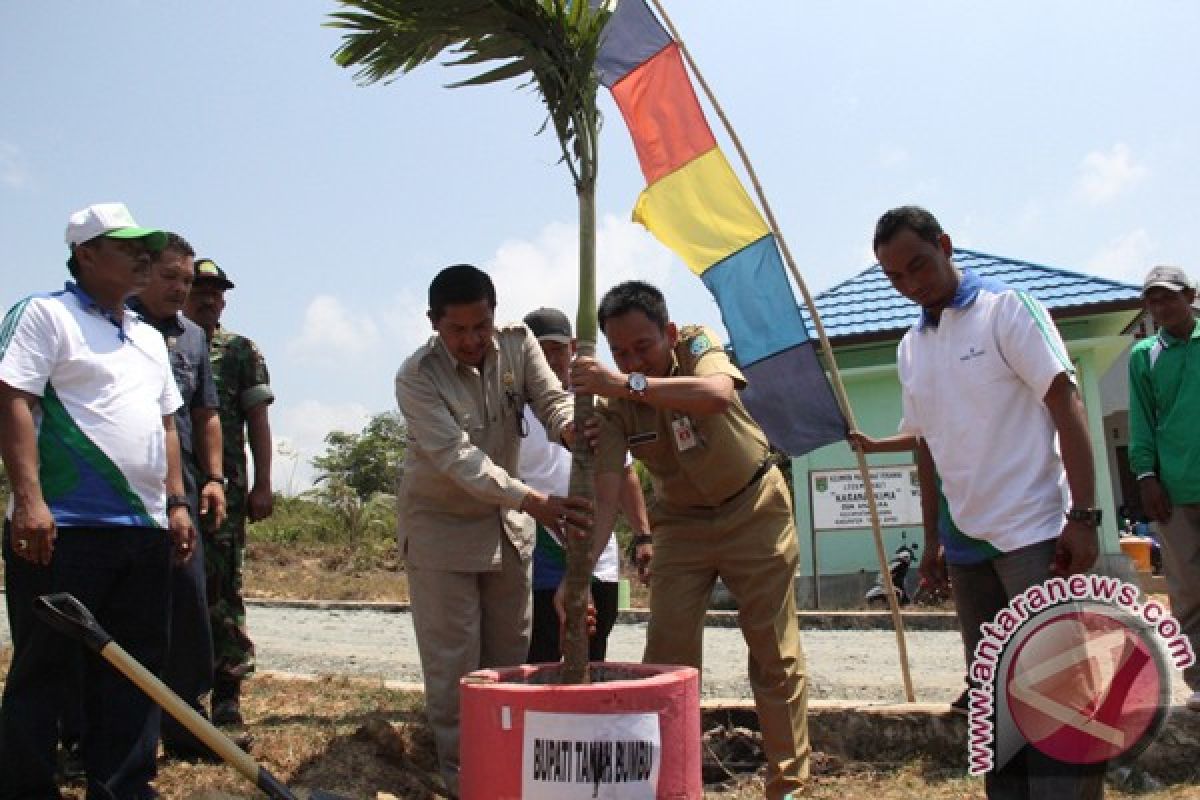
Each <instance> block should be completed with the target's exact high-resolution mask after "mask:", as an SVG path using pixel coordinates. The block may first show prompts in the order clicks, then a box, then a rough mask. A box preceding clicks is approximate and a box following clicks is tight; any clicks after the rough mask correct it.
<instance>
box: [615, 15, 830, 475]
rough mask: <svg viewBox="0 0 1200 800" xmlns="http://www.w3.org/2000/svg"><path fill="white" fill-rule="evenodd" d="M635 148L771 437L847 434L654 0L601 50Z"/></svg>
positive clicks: (774, 252) (778, 266) (746, 397)
mask: <svg viewBox="0 0 1200 800" xmlns="http://www.w3.org/2000/svg"><path fill="white" fill-rule="evenodd" d="M596 71H597V74H598V75H599V78H600V82H601V83H603V84H604V85H605V86H607V87H608V88H609V90H610V91H611V92H612V95H613V98H614V99H615V100H616V101H617V106H618V107H619V108H620V109H621V114H622V115H623V116H624V117H625V123H626V125H627V126H628V127H629V133H630V135H631V136H632V137H633V146H634V147H635V148H636V149H637V154H638V160H639V161H640V162H641V165H642V173H643V174H644V175H645V176H646V184H647V186H646V188H645V189H644V190H643V191H642V193H641V196H640V197H639V198H638V201H637V206H636V207H635V208H634V211H633V218H634V220H636V221H637V222H640V223H641V224H642V225H644V226H645V227H646V228H647V229H648V230H649V231H650V232H651V233H652V234H654V236H655V237H656V238H657V239H658V240H659V241H661V242H662V243H663V244H665V245H666V246H667V247H669V248H671V249H672V250H674V251H675V253H676V254H678V255H679V257H680V258H681V259H683V262H684V263H685V264H687V266H688V268H689V269H691V270H692V271H693V272H695V273H696V274H697V275H698V276H699V277H700V280H702V281H704V285H705V286H707V287H708V290H709V291H710V292H712V294H713V297H714V298H716V301H717V305H718V306H719V307H720V309H721V317H722V319H723V320H724V322H725V329H726V330H727V331H729V338H730V340H731V344H732V345H733V350H734V354H735V356H736V358H737V361H738V364H739V365H740V366H741V368H742V372H743V373H744V374H745V376H746V381H747V383H748V384H749V385H748V387H747V388H746V390H745V391H744V392H743V393H742V400H743V401H744V402H745V404H746V407H747V408H748V409H749V411H750V413H751V414H752V415H753V416H754V418H755V420H757V421H758V423H759V424H760V425H761V426H762V428H763V430H764V431H765V432H766V434H767V437H768V438H769V439H770V440H771V443H772V444H773V445H775V446H776V447H778V448H780V449H782V450H784V451H786V452H788V453H790V454H791V455H802V454H804V453H807V452H809V451H810V450H814V449H816V448H818V447H821V446H822V445H826V444H829V443H831V442H835V441H838V440H840V439H844V438H845V435H846V429H847V426H846V421H845V418H843V416H842V413H841V411H840V409H839V408H838V404H837V401H836V400H835V399H834V396H833V391H832V390H831V389H830V386H829V381H828V379H827V378H826V376H825V371H824V369H822V367H821V364H820V362H819V361H818V360H817V355H816V351H815V350H814V342H813V340H812V339H811V338H810V337H809V335H808V330H807V328H806V326H805V324H804V318H803V317H802V316H801V314H800V309H799V307H797V305H796V300H795V296H794V295H793V294H792V287H791V284H789V283H788V280H787V274H786V273H785V272H784V267H783V260H782V259H781V258H780V255H779V247H778V245H777V244H776V242H775V237H774V235H772V233H771V230H770V228H769V227H768V226H767V223H766V221H765V220H764V219H763V216H762V214H761V213H760V212H759V210H758V207H757V206H755V205H754V201H753V200H751V199H750V196H749V195H748V194H747V193H746V190H745V189H744V188H743V187H742V183H741V181H740V180H738V177H737V175H736V174H735V173H734V171H733V168H732V167H731V166H730V165H729V162H728V161H726V160H725V156H724V154H722V153H721V150H720V148H718V147H717V142H716V139H715V138H714V137H713V134H712V130H711V129H710V128H709V127H708V123H707V122H706V121H705V119H704V112H703V111H702V110H701V108H700V102H699V101H698V100H697V99H696V93H695V91H693V89H692V83H691V81H690V80H689V79H688V76H687V72H686V70H685V67H684V64H683V58H682V55H681V53H680V51H679V45H678V44H677V43H676V42H675V40H673V39H672V38H671V36H670V34H669V33H667V31H666V30H665V29H664V28H663V26H662V25H661V23H659V21H658V18H657V17H655V16H654V14H653V12H651V10H650V9H649V7H648V6H647V5H646V3H645V1H644V0H620V2H618V3H617V5H616V9H615V10H614V11H613V15H612V17H611V18H610V19H609V21H608V25H607V26H606V27H605V30H604V36H603V39H602V41H601V45H600V53H599V55H598V56H597V59H596Z"/></svg>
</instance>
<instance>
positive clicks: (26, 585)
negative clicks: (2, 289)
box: [0, 203, 195, 800]
mask: <svg viewBox="0 0 1200 800" xmlns="http://www.w3.org/2000/svg"><path fill="white" fill-rule="evenodd" d="M166 238H167V237H166V234H165V233H163V232H162V231H157V230H151V229H147V228H141V227H138V225H137V223H136V222H134V220H133V217H132V216H130V214H129V211H128V210H127V209H126V208H125V206H124V205H122V204H120V203H102V204H98V205H93V206H89V207H87V208H85V209H83V210H81V211H77V212H75V213H74V214H72V215H71V216H70V219H69V222H68V224H67V234H66V241H67V245H68V247H69V248H70V252H71V256H70V259H69V260H68V262H67V268H68V269H69V270H70V272H71V276H72V277H73V278H74V280H73V281H68V282H67V285H66V286H65V288H64V289H63V290H62V291H59V292H53V293H49V294H44V295H39V296H34V297H30V298H27V299H25V300H22V301H21V302H19V303H17V304H16V305H15V306H13V308H12V309H11V310H10V311H9V312H8V315H7V316H6V317H5V318H4V322H3V323H2V324H0V453H2V454H3V458H4V465H5V467H6V468H7V469H8V474H9V477H10V479H11V481H12V496H13V499H12V504H11V506H10V511H9V516H8V519H6V520H5V523H4V542H3V545H4V561H5V565H6V571H5V583H6V589H7V592H6V594H7V596H6V601H7V605H8V617H9V626H10V629H11V631H12V639H13V660H12V664H11V666H10V667H9V671H8V675H7V677H6V680H5V686H4V699H3V705H2V706H0V798H3V800H10V799H11V798H33V797H58V796H59V793H58V790H57V788H56V786H55V779H54V767H55V758H54V755H55V753H54V751H55V745H56V743H57V739H58V730H57V722H58V719H57V718H58V712H59V699H60V695H61V693H62V691H63V689H64V687H65V686H67V685H68V682H69V681H71V680H72V679H73V671H72V668H73V666H74V664H75V663H76V661H75V659H74V658H72V657H71V656H72V655H73V653H74V652H77V651H76V650H75V649H74V648H75V647H77V646H76V645H73V644H72V643H71V642H69V641H68V640H67V639H65V638H64V637H62V636H61V635H59V634H57V633H54V632H53V631H52V630H51V629H50V628H49V627H47V626H46V625H44V624H42V623H40V622H37V621H36V620H35V619H34V616H33V601H34V599H35V598H36V597H37V595H39V594H42V593H44V592H47V591H51V592H70V593H71V594H73V595H75V597H77V598H78V599H79V600H80V601H81V602H83V604H84V605H85V606H87V607H88V608H89V609H90V610H91V612H92V613H93V614H94V615H95V617H96V619H97V620H98V621H99V622H100V624H101V625H102V626H103V627H104V628H105V629H106V630H107V631H108V632H109V634H111V635H112V637H113V638H114V639H115V640H116V641H117V642H118V643H120V644H121V646H122V647H124V648H125V650H127V651H128V652H129V654H130V655H132V656H133V657H134V658H135V659H137V660H138V661H139V662H140V663H141V664H142V665H143V666H145V667H146V668H147V669H149V670H150V671H151V672H159V671H160V670H161V669H162V666H163V659H164V656H165V653H166V645H167V615H168V608H169V587H170V574H171V573H170V570H171V556H172V552H174V555H175V558H176V559H177V560H178V561H179V562H183V561H186V560H187V559H188V558H190V556H191V550H192V546H193V541H194V537H195V530H194V529H193V527H192V521H191V516H190V515H189V513H188V501H187V498H186V497H185V496H184V486H183V474H182V470H181V464H180V456H179V439H178V437H177V435H176V432H175V420H174V413H175V411H176V409H178V408H179V406H180V405H181V400H180V395H179V390H178V389H177V388H176V386H175V379H174V376H173V375H172V373H171V366H170V362H169V361H168V358H167V348H166V345H165V344H164V343H163V338H162V336H160V335H159V333H158V332H157V331H156V330H154V328H152V327H150V326H149V325H147V324H146V323H144V322H142V321H141V320H140V319H139V318H138V316H137V315H136V314H133V313H128V312H127V311H126V309H125V301H126V300H127V299H128V298H129V297H130V296H131V295H132V294H134V293H135V292H137V291H139V290H140V289H142V288H144V287H145V286H146V285H147V282H148V280H149V277H150V265H151V253H152V252H156V251H158V250H161V249H162V248H163V245H164V244H165V243H166ZM81 689H82V699H83V741H82V751H83V761H84V766H85V770H86V773H87V784H88V789H87V793H88V796H89V797H117V798H150V797H155V796H156V792H155V791H154V789H153V788H151V787H150V783H149V782H150V781H151V780H152V779H153V778H154V774H155V748H156V744H157V740H158V725H159V719H160V716H159V712H158V708H157V706H156V705H155V704H154V702H153V701H152V700H150V698H149V697H147V696H146V695H145V694H144V693H143V692H142V691H141V690H139V689H138V688H137V687H135V686H134V685H133V684H131V683H130V682H129V681H127V680H126V679H125V678H124V677H123V676H121V675H120V674H118V673H117V672H115V671H114V670H113V669H112V667H110V666H109V665H107V664H104V663H103V662H102V661H101V660H100V659H99V658H97V657H95V656H89V657H87V659H86V663H85V666H84V680H83V682H82V687H81Z"/></svg>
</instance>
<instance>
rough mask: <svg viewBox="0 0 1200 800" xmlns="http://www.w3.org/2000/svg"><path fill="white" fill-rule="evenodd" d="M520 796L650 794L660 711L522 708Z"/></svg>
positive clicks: (601, 799) (528, 799)
mask: <svg viewBox="0 0 1200 800" xmlns="http://www.w3.org/2000/svg"><path fill="white" fill-rule="evenodd" d="M521 752H522V756H521V761H522V763H521V797H522V798H524V800H572V798H580V799H581V800H606V799H607V798H622V800H624V799H625V798H629V800H643V798H644V800H653V799H654V796H655V794H656V792H657V791H658V773H659V761H660V760H661V757H662V737H661V733H660V731H659V726H658V715H657V714H653V713H646V714H556V713H550V712H545V711H527V712H525V741H524V746H523V747H522V751H521Z"/></svg>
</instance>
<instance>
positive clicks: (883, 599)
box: [863, 542, 917, 608]
mask: <svg viewBox="0 0 1200 800" xmlns="http://www.w3.org/2000/svg"><path fill="white" fill-rule="evenodd" d="M916 558H917V545H915V544H909V543H908V542H904V543H903V544H901V545H900V546H899V547H897V548H896V552H895V554H894V555H893V556H892V558H891V560H890V561H888V572H889V573H891V576H892V587H893V588H894V589H895V592H896V603H897V604H899V605H901V606H906V605H908V604H909V603H910V602H911V601H912V598H911V597H909V595H908V588H907V587H906V586H905V579H906V578H908V570H909V568H910V567H911V566H912V564H913V562H914V561H915V560H916ZM863 600H865V601H866V603H867V607H868V608H887V606H888V601H887V591H886V590H885V589H884V583H883V574H882V573H880V574H878V575H877V576H876V577H875V585H874V586H872V587H871V588H870V589H867V593H866V594H865V595H864V596H863Z"/></svg>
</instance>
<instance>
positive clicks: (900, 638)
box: [650, 0, 916, 703]
mask: <svg viewBox="0 0 1200 800" xmlns="http://www.w3.org/2000/svg"><path fill="white" fill-rule="evenodd" d="M650 2H651V3H652V4H653V5H654V8H655V10H656V11H657V12H658V15H659V17H661V18H662V21H663V24H664V25H666V26H667V30H668V31H669V32H670V34H671V38H673V39H674V40H675V42H676V44H678V45H679V52H680V53H682V54H683V58H684V60H685V61H686V62H687V64H688V67H689V68H690V69H691V71H692V74H693V75H695V76H696V82H697V83H698V84H699V85H700V88H701V89H702V90H703V91H704V96H705V97H707V98H708V102H709V104H710V105H712V107H713V110H714V111H715V112H716V114H717V117H718V118H719V119H720V120H721V125H722V126H723V127H724V128H725V132H726V133H728V134H729V139H730V141H732V142H733V146H734V149H736V150H737V153H738V157H739V158H740V159H741V161H742V165H743V166H744V167H745V168H746V173H747V174H748V175H749V176H750V182H751V183H752V184H753V185H754V192H755V194H756V195H757V196H758V203H759V205H760V206H761V207H762V210H763V213H764V214H765V216H766V218H767V225H768V226H769V227H770V229H771V232H772V233H773V234H774V235H775V240H776V241H777V242H778V243H779V250H780V252H781V253H783V260H784V262H785V263H786V264H787V266H788V270H789V271H790V272H791V273H792V278H793V279H794V280H795V281H796V285H797V286H799V287H800V293H801V294H802V295H804V304H805V305H806V306H807V307H808V313H809V314H811V315H812V320H813V325H814V326H815V327H816V329H817V338H818V339H819V341H820V343H821V352H822V353H823V354H824V356H825V363H826V364H827V365H828V366H829V374H830V375H831V376H832V378H833V390H834V396H835V397H837V402H838V407H839V408H840V409H841V411H842V416H843V417H845V418H846V422H847V423H848V424H849V425H850V427H851V428H852V429H856V428H857V427H858V426H857V425H856V424H855V421H854V411H853V410H852V409H851V408H850V401H849V399H848V398H847V396H846V387H845V386H844V385H843V384H842V376H841V374H839V372H838V368H837V361H836V360H835V359H834V356H833V347H832V346H830V344H829V338H828V337H827V336H826V335H825V326H824V325H822V324H821V315H820V314H818V313H817V305H816V303H814V302H813V299H812V295H811V294H810V293H809V291H808V286H807V285H805V283H804V278H803V277H801V275H800V270H799V269H797V268H796V262H795V261H794V260H793V259H792V254H791V251H790V250H788V246H787V242H786V241H784V238H783V232H782V231H781V230H780V229H779V224H778V223H777V222H776V221H775V214H774V212H773V211H772V210H771V204H770V203H768V202H767V196H766V193H765V192H763V188H762V184H761V183H760V182H759V180H758V174H757V173H756V172H755V171H754V166H753V165H752V164H751V163H750V157H749V156H748V155H747V154H746V150H745V148H744V147H742V141H741V139H740V138H738V135H737V132H736V131H735V130H734V129H733V125H732V124H731V123H730V122H729V118H728V117H726V116H725V111H724V109H722V108H721V104H720V103H718V102H717V98H716V96H715V95H714V94H713V92H712V89H710V88H709V86H708V82H707V81H705V80H704V76H703V75H702V74H701V73H700V70H699V69H698V68H697V67H696V62H695V60H693V59H692V54H691V53H690V52H689V51H688V49H687V45H685V44H684V43H683V39H682V38H680V36H679V31H677V30H676V29H675V25H674V23H672V22H671V18H670V17H669V16H668V15H667V12H666V10H665V9H664V8H663V6H662V3H661V2H659V0H650ZM852 449H854V452H855V454H856V455H857V457H858V471H859V473H860V474H861V475H862V481H863V487H864V489H865V493H866V497H867V507H868V509H869V510H870V512H871V533H872V534H873V535H874V538H875V555H876V556H877V557H878V558H879V574H880V576H881V577H882V578H883V588H884V591H885V592H886V593H887V598H888V606H889V608H890V609H891V612H892V622H893V625H894V627H895V629H896V647H897V648H898V650H899V652H900V674H901V677H902V678H903V680H904V696H905V697H906V698H907V699H908V702H910V703H913V702H916V695H915V694H914V693H913V685H912V675H911V674H910V673H909V668H908V645H907V644H906V642H905V639H904V620H903V619H901V617H900V606H899V604H898V603H897V601H896V591H895V587H894V585H893V584H892V573H891V571H890V570H888V559H887V554H886V553H885V552H884V549H883V530H882V528H881V526H880V524H879V509H878V507H877V505H876V502H875V489H874V487H873V486H872V485H871V474H870V472H869V471H868V469H867V457H866V455H865V454H864V453H862V452H861V451H860V450H858V449H856V448H852ZM813 580H814V581H816V580H819V577H818V576H816V575H814V576H813Z"/></svg>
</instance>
